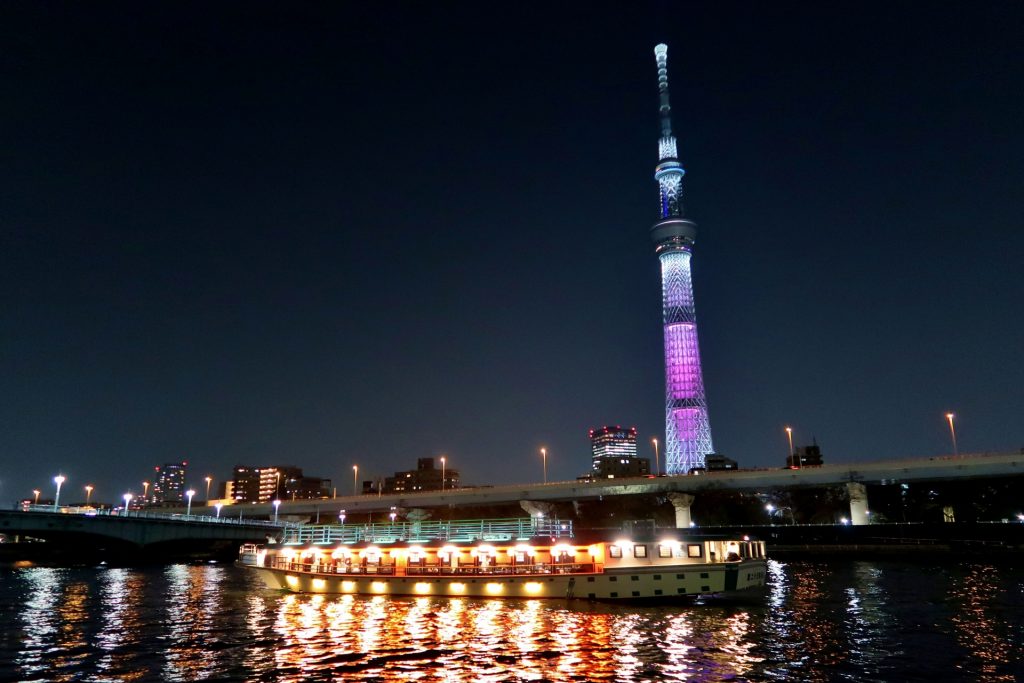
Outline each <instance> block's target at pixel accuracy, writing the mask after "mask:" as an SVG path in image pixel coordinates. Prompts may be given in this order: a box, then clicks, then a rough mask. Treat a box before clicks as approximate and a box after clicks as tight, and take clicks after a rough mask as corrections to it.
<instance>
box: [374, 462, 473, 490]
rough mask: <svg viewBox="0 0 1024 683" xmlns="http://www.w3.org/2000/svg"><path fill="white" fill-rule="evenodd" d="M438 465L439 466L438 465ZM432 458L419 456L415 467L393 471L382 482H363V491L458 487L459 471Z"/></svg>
mask: <svg viewBox="0 0 1024 683" xmlns="http://www.w3.org/2000/svg"><path fill="white" fill-rule="evenodd" d="M438 465H440V467H439V466H438ZM446 465H447V463H444V464H442V463H440V462H439V460H436V459H434V458H419V459H417V461H416V469H414V470H407V471H405V472H395V474H394V476H392V477H385V478H384V480H383V481H382V482H373V481H367V482H363V493H367V494H368V493H377V492H378V488H379V489H380V491H381V492H383V493H405V492H411V491H442V490H448V489H457V488H459V486H460V484H459V471H458V470H454V469H452V468H450V467H447V466H446Z"/></svg>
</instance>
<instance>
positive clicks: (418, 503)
mask: <svg viewBox="0 0 1024 683" xmlns="http://www.w3.org/2000/svg"><path fill="white" fill-rule="evenodd" d="M1022 474H1024V453H975V454H969V455H960V456H936V457H932V458H913V459H904V460H885V461H878V462H864V463H856V464H848V465H847V464H827V465H821V466H820V467H807V468H803V469H753V470H734V471H723V472H708V473H703V474H698V475H677V476H661V477H651V478H648V477H642V478H629V479H599V480H594V481H563V482H551V483H547V484H515V485H504V486H482V487H476V488H462V489H455V490H450V491H424V492H415V493H401V494H383V495H360V496H339V497H337V498H330V499H319V500H297V501H282V502H281V505H280V509H279V510H278V511H277V514H278V515H279V516H280V517H281V518H296V517H300V516H301V517H305V516H310V517H320V516H323V517H324V518H325V521H333V519H334V518H336V516H337V514H338V512H339V511H340V510H345V511H346V512H347V513H348V514H359V513H369V512H385V513H386V512H387V511H388V510H390V509H391V508H392V507H397V508H438V507H448V506H452V507H462V506H482V505H494V504H501V503H515V502H517V501H534V502H564V501H581V500H588V499H595V498H603V497H606V496H632V495H644V494H663V495H667V496H668V497H669V498H670V499H671V500H673V504H675V505H676V507H677V522H682V521H685V522H686V523H687V524H688V520H689V517H688V516H689V513H688V511H687V513H686V518H685V520H683V519H680V518H679V516H678V511H679V510H680V509H682V508H686V509H687V510H688V508H689V502H687V497H689V499H688V500H689V501H690V502H692V500H693V498H692V497H693V496H696V495H699V494H700V493H701V492H702V491H712V490H736V491H768V490H772V489H783V488H790V487H810V486H839V485H846V486H847V489H848V490H849V491H850V497H851V518H852V519H853V522H854V523H855V524H860V523H863V522H865V521H866V519H865V513H866V509H867V501H866V498H864V493H863V488H864V485H865V484H880V483H896V482H916V481H948V480H956V479H971V478H983V477H1001V476H1014V475H1022ZM861 508H863V509H861ZM193 509H197V508H193ZM200 509H201V508H200ZM274 512H275V511H274V508H273V506H272V505H270V504H262V505H254V504H245V505H239V506H228V507H225V508H224V509H223V513H222V514H224V515H228V516H235V517H238V516H242V517H243V518H248V517H263V518H271V519H272V518H273V517H274Z"/></svg>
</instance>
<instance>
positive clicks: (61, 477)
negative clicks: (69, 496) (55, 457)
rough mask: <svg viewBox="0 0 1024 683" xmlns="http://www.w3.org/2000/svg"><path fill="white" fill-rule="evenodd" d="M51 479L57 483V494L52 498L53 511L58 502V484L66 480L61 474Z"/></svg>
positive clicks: (55, 509)
mask: <svg viewBox="0 0 1024 683" xmlns="http://www.w3.org/2000/svg"><path fill="white" fill-rule="evenodd" d="M53 481H54V482H56V484H57V495H56V497H54V499H53V511H54V512H56V511H57V504H58V503H59V502H60V485H61V484H63V483H64V482H65V481H66V477H65V476H64V475H63V474H58V475H57V476H56V477H54V478H53Z"/></svg>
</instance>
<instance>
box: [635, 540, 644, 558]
mask: <svg viewBox="0 0 1024 683" xmlns="http://www.w3.org/2000/svg"><path fill="white" fill-rule="evenodd" d="M633 557H647V546H645V545H642V544H639V543H638V544H637V545H635V546H633Z"/></svg>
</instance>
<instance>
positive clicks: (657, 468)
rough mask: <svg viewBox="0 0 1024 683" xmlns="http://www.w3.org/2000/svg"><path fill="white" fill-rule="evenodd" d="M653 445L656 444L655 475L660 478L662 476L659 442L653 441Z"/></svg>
mask: <svg viewBox="0 0 1024 683" xmlns="http://www.w3.org/2000/svg"><path fill="white" fill-rule="evenodd" d="M651 443H653V444H654V470H655V471H654V473H655V474H657V475H658V476H659V477H660V476H661V460H659V459H658V440H657V439H651Z"/></svg>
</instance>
